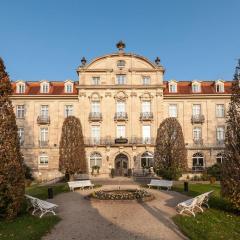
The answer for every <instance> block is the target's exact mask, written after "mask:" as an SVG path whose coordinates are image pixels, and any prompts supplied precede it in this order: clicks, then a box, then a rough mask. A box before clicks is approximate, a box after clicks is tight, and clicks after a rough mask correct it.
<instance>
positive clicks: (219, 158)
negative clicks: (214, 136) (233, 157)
mask: <svg viewBox="0 0 240 240" xmlns="http://www.w3.org/2000/svg"><path fill="white" fill-rule="evenodd" d="M223 158H224V154H223V153H218V154H217V156H216V162H217V163H220V164H221V163H222V162H223Z"/></svg>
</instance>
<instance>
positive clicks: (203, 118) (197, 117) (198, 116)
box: [191, 114, 205, 124]
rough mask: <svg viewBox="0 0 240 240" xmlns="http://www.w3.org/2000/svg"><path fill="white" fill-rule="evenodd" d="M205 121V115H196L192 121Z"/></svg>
mask: <svg viewBox="0 0 240 240" xmlns="http://www.w3.org/2000/svg"><path fill="white" fill-rule="evenodd" d="M204 121H205V117H204V115H202V114H195V115H192V119H191V122H192V123H201V124H202V123H204Z"/></svg>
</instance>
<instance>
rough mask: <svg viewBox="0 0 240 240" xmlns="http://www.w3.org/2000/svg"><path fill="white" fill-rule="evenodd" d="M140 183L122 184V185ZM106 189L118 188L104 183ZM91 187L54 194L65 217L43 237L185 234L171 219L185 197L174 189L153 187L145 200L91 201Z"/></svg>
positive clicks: (125, 238) (119, 239)
mask: <svg viewBox="0 0 240 240" xmlns="http://www.w3.org/2000/svg"><path fill="white" fill-rule="evenodd" d="M136 187H137V186H135V185H133V184H131V185H126V184H125V185H121V189H127V188H128V189H129V188H136ZM102 188H103V189H113V188H115V189H116V188H117V186H114V185H105V186H103V187H102ZM91 191H92V190H84V191H80V190H79V191H76V192H71V193H63V194H60V195H58V196H56V197H55V198H54V202H55V203H57V204H58V205H59V206H60V207H59V212H58V214H59V216H60V217H61V218H62V221H61V222H59V223H58V224H57V225H56V226H55V228H54V229H53V230H52V231H51V232H50V233H49V234H48V235H47V236H45V237H44V238H43V240H56V239H57V240H70V239H71V240H72V239H78V240H95V239H96V240H105V239H109V240H134V239H136V240H161V239H164V240H168V239H169V240H178V239H187V238H186V237H184V236H183V235H182V234H181V233H180V232H179V230H178V228H177V227H176V225H175V224H174V223H173V221H172V220H171V217H172V216H173V215H175V214H176V211H175V208H174V207H175V206H176V204H177V203H178V202H180V201H184V200H186V197H185V196H183V195H181V194H179V193H176V192H172V191H158V190H150V191H151V192H152V193H153V194H154V196H155V197H156V198H155V200H153V201H151V202H145V203H141V204H140V203H136V202H135V203H134V202H124V203H119V202H118V203H117V202H112V203H109V202H102V201H89V200H86V199H84V196H86V195H87V194H89V193H90V192H91Z"/></svg>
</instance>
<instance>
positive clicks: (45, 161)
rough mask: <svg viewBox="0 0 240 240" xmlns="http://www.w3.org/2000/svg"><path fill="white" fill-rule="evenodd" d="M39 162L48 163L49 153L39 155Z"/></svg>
mask: <svg viewBox="0 0 240 240" xmlns="http://www.w3.org/2000/svg"><path fill="white" fill-rule="evenodd" d="M39 163H40V164H41V165H48V156H47V155H45V154H44V155H40V156H39Z"/></svg>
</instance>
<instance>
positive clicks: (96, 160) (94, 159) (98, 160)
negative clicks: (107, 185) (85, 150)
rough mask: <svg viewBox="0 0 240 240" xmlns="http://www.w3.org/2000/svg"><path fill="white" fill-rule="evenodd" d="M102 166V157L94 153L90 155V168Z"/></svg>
mask: <svg viewBox="0 0 240 240" xmlns="http://www.w3.org/2000/svg"><path fill="white" fill-rule="evenodd" d="M93 166H99V167H101V166H102V156H101V154H100V153H98V152H94V153H92V154H91V155H90V167H93Z"/></svg>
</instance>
